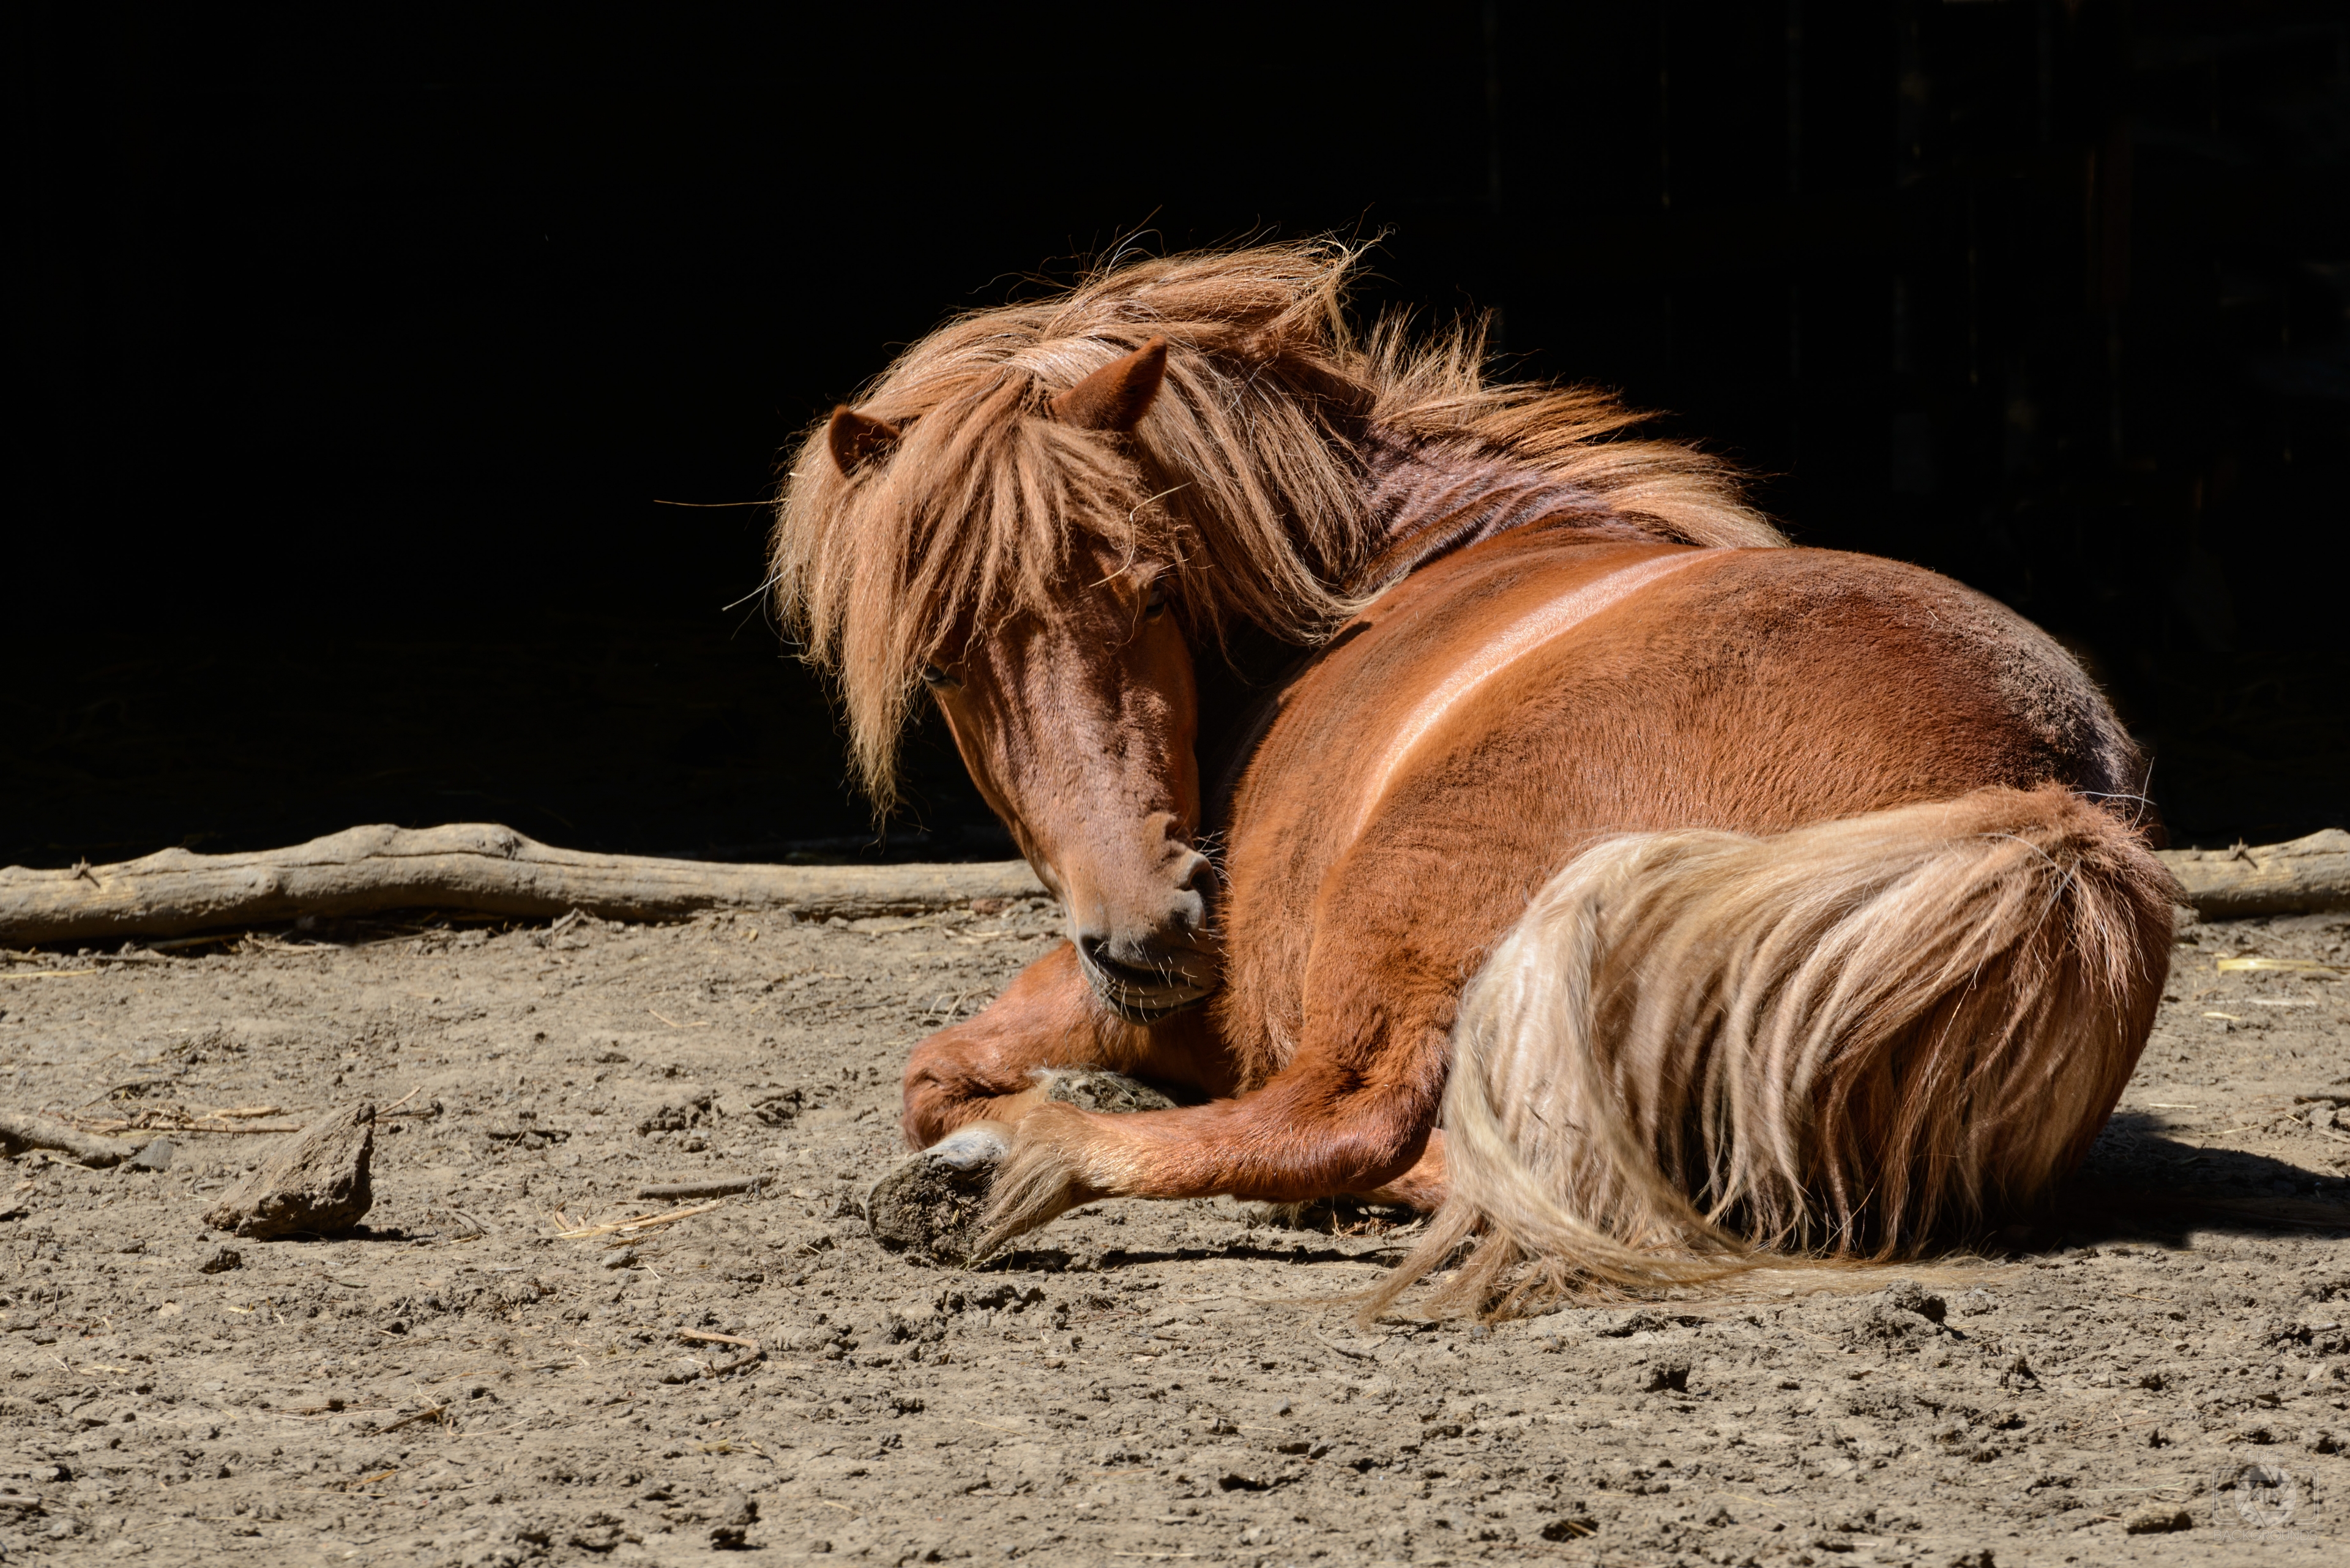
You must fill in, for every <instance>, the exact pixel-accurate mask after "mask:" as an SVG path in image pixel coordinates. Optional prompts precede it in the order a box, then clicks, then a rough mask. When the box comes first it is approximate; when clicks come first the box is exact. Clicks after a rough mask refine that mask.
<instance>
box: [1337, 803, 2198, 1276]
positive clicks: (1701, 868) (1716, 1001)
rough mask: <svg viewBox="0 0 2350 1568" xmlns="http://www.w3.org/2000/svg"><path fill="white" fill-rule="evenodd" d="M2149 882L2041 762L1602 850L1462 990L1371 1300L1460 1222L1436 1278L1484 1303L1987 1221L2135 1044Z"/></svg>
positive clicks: (1715, 1269)
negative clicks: (2007, 774)
mask: <svg viewBox="0 0 2350 1568" xmlns="http://www.w3.org/2000/svg"><path fill="white" fill-rule="evenodd" d="M2170 892H2171V884H2170V878H2169V877H2168V873H2167V872H2165V871H2164V870H2163V868H2162V867H2161V865H2160V863H2159V862H2158V861H2157V860H2156V859H2155V858H2154V856H2153V855H2152V853H2151V852H2150V850H2149V849H2148V847H2147V845H2146V843H2145V842H2144V840H2143V839H2142V838H2141V837H2140V836H2139V835H2138V833H2137V831H2136V830H2134V829H2133V828H2132V827H2131V826H2129V825H2127V824H2126V823H2125V822H2122V821H2120V820H2118V819H2116V817H2115V816H2114V815H2111V814H2109V813H2108V812H2107V811H2106V810H2105V809H2102V808H2101V807H2099V806H2097V805H2093V804H2091V803H2089V802H2087V801H2085V800H2082V799H2080V798H2078V797H2076V796H2074V795H2073V794H2070V793H2068V792H2067V791H2065V790H2064V789H2062V788H2060V787H2058V786H2055V785H2046V786H2043V787H2041V788H2037V789H2031V790H2022V789H2010V788H1993V789H1983V790H1979V791H1976V792H1974V793H1972V794H1966V795H1963V796H1960V797H1959V798H1957V799H1955V800H1950V801H1944V802H1936V803H1931V804H1927V805H1910V806H1903V807H1899V808H1897V809H1893V810H1888V811H1880V812H1875V813H1872V814H1870V815H1865V816H1857V817H1851V818H1847V819H1845V820H1842V821H1835V822H1825V823H1820V824H1816V825H1814V826H1807V827H1802V828H1797V829H1795V830H1794V831H1792V832H1786V833H1782V834H1778V835H1775V836H1769V837H1750V836H1743V835H1739V834H1732V833H1723V832H1714V831H1703V830H1690V831H1679V832H1668V833H1648V834H1638V835H1632V836H1624V837H1618V838H1613V839H1609V840H1607V841H1604V842H1602V843H1600V844H1597V845H1596V846H1593V847H1591V848H1590V849H1588V850H1586V851H1585V852H1584V853H1583V854H1581V855H1579V856H1578V857H1576V858H1575V860H1574V862H1573V863H1572V864H1570V865H1569V866H1567V867H1566V868H1565V870H1563V871H1561V872H1559V873H1558V875H1557V876H1556V877H1553V878H1552V879H1551V881H1550V882H1549V883H1548V884H1547V885H1546V886H1545V887H1544V888H1543V889H1542V891H1541V892H1540V893H1539V894H1537V895H1536V896H1535V898H1534V902H1533V904H1532V905H1531V906H1530V907H1529V908H1528V909H1527V910H1526V913H1525V915H1524V917H1523V919H1520V921H1519V922H1518V924H1517V925H1516V927H1515V928H1514V929H1513V930H1512V931H1511V932H1510V934H1509V935H1508V937H1507V938H1506V939H1504V940H1503V942H1502V943H1501V944H1500V945H1499V947H1497V948H1496V949H1495V950H1494V952H1493V955H1492V959H1491V961H1489V962H1488V963H1487V964H1486V966H1485V967H1484V969H1483V970H1482V971H1480V973H1479V974H1478V975H1477V976H1476V978H1475V979H1474V980H1473V981H1471V983H1470V985H1469V987H1468V989H1467V991H1466V992H1465V993H1464V995H1463V997H1462V1000H1461V1012H1460V1017H1459V1021H1458V1023H1457V1024H1456V1026H1455V1029H1454V1033H1453V1058H1452V1068H1451V1079H1450V1082H1449V1084H1448V1086H1447V1089H1446V1093H1445V1100H1444V1127H1445V1143H1446V1158H1447V1163H1448V1165H1449V1168H1450V1180H1451V1187H1450V1191H1449V1194H1448V1197H1447V1199H1446V1202H1445V1204H1444V1206H1443V1207H1442V1208H1441V1209H1440V1210H1439V1212H1438V1214H1437V1215H1436V1217H1435V1219H1434V1220H1433V1221H1432V1222H1431V1225H1430V1233H1429V1235H1428V1237H1427V1239H1426V1241H1424V1242H1423V1243H1422V1244H1421V1245H1420V1246H1419V1248H1418V1249H1416V1250H1415V1251H1414V1253H1413V1254H1412V1256H1411V1257H1410V1258H1409V1260H1407V1261H1406V1262H1405V1263H1404V1265H1403V1266H1402V1268H1400V1269H1399V1271H1398V1272H1396V1274H1395V1275H1394V1276H1392V1277H1391V1278H1390V1280H1389V1281H1388V1282H1386V1283H1385V1284H1384V1285H1383V1286H1382V1287H1381V1288H1380V1289H1379V1290H1378V1292H1377V1293H1375V1295H1374V1298H1373V1299H1372V1300H1371V1302H1370V1303H1369V1306H1368V1307H1367V1311H1370V1312H1377V1311H1378V1310H1379V1309H1380V1308H1381V1307H1383V1306H1385V1305H1386V1304H1388V1303H1391V1302H1393V1301H1394V1300H1395V1299H1396V1298H1397V1297H1398V1296H1399V1294H1400V1293H1402V1292H1403V1291H1404V1290H1405V1289H1406V1288H1407V1287H1408V1286H1409V1285H1410V1284H1411V1283H1412V1282H1414V1281H1416V1280H1418V1279H1419V1278H1421V1277H1423V1276H1425V1275H1426V1274H1428V1273H1430V1272H1433V1271H1435V1270H1437V1269H1439V1268H1440V1267H1442V1266H1443V1265H1445V1264H1446V1263H1447V1262H1451V1260H1452V1259H1453V1257H1454V1256H1455V1254H1456V1251H1457V1250H1458V1249H1459V1248H1460V1246H1461V1244H1462V1243H1463V1242H1465V1241H1468V1240H1469V1239H1470V1238H1471V1237H1472V1236H1473V1237H1475V1238H1477V1241H1476V1244H1475V1247H1474V1250H1473V1251H1471V1253H1470V1254H1469V1256H1468V1257H1467V1259H1466V1260H1465V1262H1462V1264H1461V1268H1460V1270H1459V1272H1457V1273H1456V1274H1454V1275H1453V1276H1452V1278H1451V1280H1450V1281H1449V1282H1447V1283H1446V1285H1445V1286H1444V1288H1443V1291H1442V1292H1441V1294H1440V1303H1442V1304H1445V1305H1449V1306H1454V1307H1467V1308H1468V1309H1470V1310H1472V1311H1506V1310H1510V1309H1512V1308H1513V1307H1516V1306H1518V1305H1521V1304H1524V1303H1526V1302H1528V1301H1529V1299H1531V1298H1537V1297H1541V1296H1547V1295H1552V1294H1556V1293H1586V1292H1593V1291H1599V1292H1606V1291H1609V1290H1613V1289H1623V1288H1627V1287H1640V1286H1651V1287H1653V1286H1656V1285H1659V1284H1665V1283H1670V1282H1696V1281H1701V1280H1705V1279H1709V1278H1718V1277H1720V1276H1721V1275H1724V1274H1727V1273H1730V1272H1735V1271H1738V1270H1740V1269H1743V1268H1746V1267H1750V1266H1752V1265H1754V1264H1756V1263H1758V1262H1763V1261H1764V1260H1765V1259H1767V1258H1768V1257H1769V1256H1771V1255H1773V1254H1774V1253H1786V1252H1804V1253H1811V1254H1814V1255H1820V1254H1825V1255H1828V1256H1834V1257H1844V1258H1861V1259H1866V1258H1884V1257H1889V1256H1894V1255H1898V1254H1901V1253H1905V1252H1909V1251H1915V1250H1917V1249H1918V1248H1919V1247H1920V1246H1922V1245H1924V1244H1925V1243H1927V1242H1929V1241H1932V1240H1935V1239H1937V1238H1945V1239H1948V1238H1954V1237H1958V1236H1961V1235H1963V1234H1964V1233H1965V1232H1966V1231H1969V1230H1970V1229H1971V1228H1975V1227H1980V1226H1982V1225H1984V1224H1987V1223H1993V1222H1996V1220H1997V1219H1998V1217H1999V1216H2001V1215H2002V1214H2007V1213H2013V1212H2015V1211H2017V1210H2019V1209H2021V1208H2022V1207H2024V1206H2026V1205H2029V1204H2030V1203H2032V1202H2033V1200H2034V1199H2037V1198H2039V1197H2041V1196H2042V1195H2043V1194H2044V1193H2046V1192H2047V1190H2048V1189H2049V1188H2050V1187H2051V1185H2052V1184H2053V1183H2054V1182H2055V1181H2056V1180H2057V1179H2059V1178H2061V1177H2063V1176H2064V1174H2065V1173H2066V1172H2067V1171H2069V1170H2070V1169H2071V1168H2073V1166H2074V1164H2075V1163H2077V1162H2078V1160H2079V1159H2080V1158H2081V1156H2082V1155H2083V1154H2084V1153H2085V1152H2086V1151H2087V1148H2088V1146H2089V1144H2090V1141H2091V1140H2092V1139H2093V1138H2095V1136H2096V1133H2097V1130H2098V1128H2099V1127H2102V1126H2103V1125H2104V1123H2105V1120H2106V1116H2107V1115H2108V1114H2109V1113H2110V1112H2111V1111H2112V1109H2113V1106H2114V1103H2115V1101H2116V1099H2117V1098H2118V1097H2119V1096H2120V1094H2121V1091H2122V1086H2123V1085H2124V1083H2125V1082H2126V1080H2127V1079H2128V1077H2129V1075H2130V1073H2131V1071H2132V1069H2133V1068H2134V1067H2135V1066H2136V1064H2137V1056H2138V1053H2139V1051H2140V1050H2141V1049H2142V1048H2143V1047H2144V1045H2145V1044H2146V1038H2147V1032H2148V1030H2149V1029H2150V1028H2151V1027H2152V1025H2153V1020H2154V1012H2155V1007H2156V1004H2157V1002H2158V1000H2159V998H2160V995H2161V992H2162V985H2163V981H2164V979H2165V977H2166V975H2167V973H2168V966H2169V953H2170V937H2171V911H2170V897H2169V895H2170Z"/></svg>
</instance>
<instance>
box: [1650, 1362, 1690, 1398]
mask: <svg viewBox="0 0 2350 1568" xmlns="http://www.w3.org/2000/svg"><path fill="white" fill-rule="evenodd" d="M1689 1380H1690V1362H1689V1357H1688V1356H1686V1355H1671V1356H1663V1357H1659V1359H1657V1360H1655V1361H1651V1362H1650V1363H1648V1369H1647V1373H1646V1376H1644V1377H1643V1378H1642V1379H1641V1385H1640V1391H1641V1392H1642V1393H1644V1394H1684V1393H1687V1392H1688V1391H1689Z"/></svg>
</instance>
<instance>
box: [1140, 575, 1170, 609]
mask: <svg viewBox="0 0 2350 1568" xmlns="http://www.w3.org/2000/svg"><path fill="white" fill-rule="evenodd" d="M1166 608H1167V585H1166V584H1165V583H1163V582H1153V583H1152V584H1151V585H1150V591H1149V593H1147V594H1145V595H1143V596H1142V613H1143V614H1145V615H1160V614H1163V613H1164V612H1165V611H1166Z"/></svg>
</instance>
